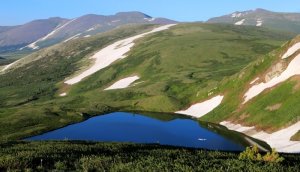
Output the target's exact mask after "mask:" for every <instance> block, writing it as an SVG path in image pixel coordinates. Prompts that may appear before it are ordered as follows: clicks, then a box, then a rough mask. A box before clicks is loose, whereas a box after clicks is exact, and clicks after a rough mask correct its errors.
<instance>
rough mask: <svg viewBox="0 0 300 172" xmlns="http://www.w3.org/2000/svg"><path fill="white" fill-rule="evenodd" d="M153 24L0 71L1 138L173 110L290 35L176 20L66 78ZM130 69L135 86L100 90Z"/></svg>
mask: <svg viewBox="0 0 300 172" xmlns="http://www.w3.org/2000/svg"><path fill="white" fill-rule="evenodd" d="M153 27H157V26H153V25H144V26H129V27H125V28H119V29H117V30H114V31H111V32H107V33H103V34H100V35H96V36H91V37H89V38H79V39H76V40H71V41H68V42H65V43H61V44H58V45H55V46H52V47H49V48H46V49H42V50H39V51H37V52H35V53H33V54H31V55H29V56H27V57H25V58H23V59H22V60H21V61H19V62H17V63H15V64H14V65H13V66H11V68H9V69H8V70H6V71H4V72H2V74H1V75H0V118H1V120H0V124H1V126H2V127H3V130H1V139H15V138H22V137H24V136H29V135H33V134H37V133H40V132H43V131H48V130H51V129H55V128H57V127H61V126H64V125H66V124H69V123H73V122H77V121H81V120H83V119H85V118H86V117H88V116H90V115H96V114H101V113H105V112H107V111H115V110H144V111H157V112H174V111H177V110H179V109H181V108H184V107H186V106H188V105H189V104H192V103H194V102H199V101H201V100H203V99H206V98H207V97H208V93H209V92H211V90H212V89H215V88H216V86H218V85H219V84H220V83H222V82H223V80H224V78H226V77H229V76H232V75H234V74H236V73H238V72H239V71H241V70H242V69H243V68H244V67H245V66H247V64H248V63H249V62H252V61H254V60H256V59H257V58H259V57H260V56H263V55H265V54H266V53H268V52H270V51H272V50H274V49H276V48H278V47H280V46H281V45H282V44H283V43H284V42H285V41H287V40H289V39H291V38H292V36H293V35H290V34H286V33H282V32H277V31H272V30H269V29H265V28H256V27H246V26H243V27H236V26H233V25H223V24H179V25H177V26H174V27H171V28H170V29H169V30H165V31H161V32H157V33H153V34H151V35H147V36H145V37H144V38H141V39H139V40H137V41H135V42H136V45H135V46H134V47H133V48H132V49H131V51H130V52H129V53H128V55H127V57H126V58H124V59H121V60H119V61H116V62H114V63H112V64H111V65H109V66H108V67H106V68H104V69H102V70H100V71H98V72H96V73H95V74H93V75H91V76H89V77H87V78H85V79H84V80H82V81H81V82H79V83H78V84H75V85H68V84H65V83H64V81H66V80H67V79H68V78H69V77H70V76H73V75H77V74H79V73H81V72H82V71H84V70H85V69H87V68H89V67H90V66H91V64H92V63H93V61H91V60H90V59H89V57H91V56H93V55H94V54H95V53H96V52H98V51H99V50H101V49H102V48H104V47H106V46H108V45H110V44H112V43H114V42H115V41H117V40H121V39H124V38H127V37H130V36H133V35H137V34H138V33H142V32H143V33H144V32H146V31H149V30H151V29H152V28H153ZM120 47H122V46H121V45H120ZM133 75H137V76H139V78H140V79H139V80H137V81H136V82H135V83H133V84H135V85H134V86H132V87H129V88H126V89H119V90H107V91H105V90H104V89H106V88H107V87H109V86H111V85H112V84H113V83H116V82H117V81H120V80H121V79H123V78H127V77H130V76H133ZM219 89H220V88H216V93H217V92H218V90H219ZM62 93H67V95H66V96H64V97H61V96H60V94H62Z"/></svg>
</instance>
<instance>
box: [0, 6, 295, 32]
mask: <svg viewBox="0 0 300 172" xmlns="http://www.w3.org/2000/svg"><path fill="white" fill-rule="evenodd" d="M256 8H264V9H267V10H272V11H278V12H300V0H1V2H0V25H2V26H3V25H16V24H22V23H25V22H28V21H31V20H34V19H42V18H49V17H54V16H59V17H64V18H74V17H78V16H81V15H85V14H91V13H93V14H103V15H110V14H115V13H117V12H121V11H141V12H144V13H146V14H148V15H150V16H153V17H166V18H170V19H174V20H178V21H205V20H207V19H208V18H211V17H215V16H220V15H224V14H228V13H231V12H234V11H244V10H250V9H256Z"/></svg>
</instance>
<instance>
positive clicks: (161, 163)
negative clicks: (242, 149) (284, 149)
mask: <svg viewBox="0 0 300 172" xmlns="http://www.w3.org/2000/svg"><path fill="white" fill-rule="evenodd" d="M0 147H1V149H0V171H15V170H16V171H53V170H54V171H251V172H253V171H264V172H266V171H271V172H276V171H299V169H300V156H299V155H292V154H280V156H282V157H284V159H285V160H284V162H282V163H280V162H278V163H270V162H265V161H248V160H240V159H239V156H240V155H239V152H220V151H207V150H199V149H187V148H179V147H170V146H160V145H152V144H150V145H147V144H128V143H99V142H79V141H57V142H54V141H49V142H6V143H1V144H0Z"/></svg>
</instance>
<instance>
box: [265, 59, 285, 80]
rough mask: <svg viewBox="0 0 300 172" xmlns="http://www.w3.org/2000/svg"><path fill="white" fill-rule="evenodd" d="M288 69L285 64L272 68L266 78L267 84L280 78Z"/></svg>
mask: <svg viewBox="0 0 300 172" xmlns="http://www.w3.org/2000/svg"><path fill="white" fill-rule="evenodd" d="M285 68H286V65H284V64H283V62H279V63H277V64H276V65H274V66H272V68H271V69H270V71H269V72H268V73H267V74H266V76H265V82H268V81H270V80H271V79H273V78H275V77H278V76H279V75H280V74H281V73H282V72H283V71H284V69H285Z"/></svg>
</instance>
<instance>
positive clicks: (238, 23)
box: [234, 19, 246, 25]
mask: <svg viewBox="0 0 300 172" xmlns="http://www.w3.org/2000/svg"><path fill="white" fill-rule="evenodd" d="M245 20H246V19H242V20H240V21H238V22H236V23H234V25H243V24H244V22H245Z"/></svg>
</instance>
